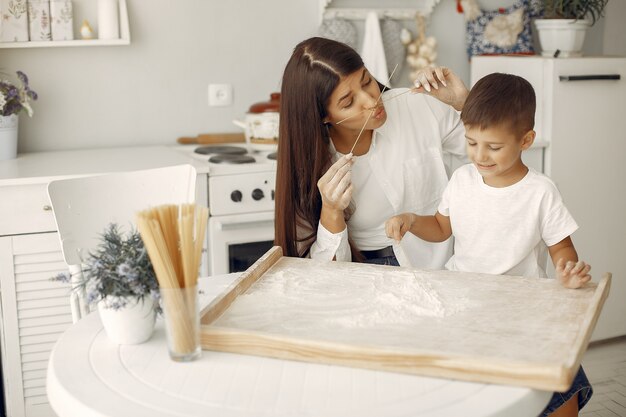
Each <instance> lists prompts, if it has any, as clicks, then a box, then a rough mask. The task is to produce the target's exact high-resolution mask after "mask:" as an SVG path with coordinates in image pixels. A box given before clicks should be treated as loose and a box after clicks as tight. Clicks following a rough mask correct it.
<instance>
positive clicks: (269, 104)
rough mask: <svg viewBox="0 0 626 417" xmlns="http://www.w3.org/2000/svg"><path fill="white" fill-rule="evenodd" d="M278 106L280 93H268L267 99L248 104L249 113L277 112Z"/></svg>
mask: <svg viewBox="0 0 626 417" xmlns="http://www.w3.org/2000/svg"><path fill="white" fill-rule="evenodd" d="M279 107H280V93H272V94H270V100H269V101H262V102H260V103H254V104H253V105H252V106H250V110H248V112H249V113H265V112H277V113H278V109H279Z"/></svg>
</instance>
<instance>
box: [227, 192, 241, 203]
mask: <svg viewBox="0 0 626 417" xmlns="http://www.w3.org/2000/svg"><path fill="white" fill-rule="evenodd" d="M242 197H243V195H242V194H241V191H239V190H235V191H233V192H232V193H230V199H231V200H233V201H234V202H235V203H239V202H240V201H241V198H242Z"/></svg>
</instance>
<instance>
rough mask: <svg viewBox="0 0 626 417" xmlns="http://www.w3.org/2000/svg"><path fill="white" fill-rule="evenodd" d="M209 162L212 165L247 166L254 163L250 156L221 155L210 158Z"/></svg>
mask: <svg viewBox="0 0 626 417" xmlns="http://www.w3.org/2000/svg"><path fill="white" fill-rule="evenodd" d="M209 162H213V163H214V164H249V163H252V162H255V159H254V157H252V156H250V155H229V154H221V155H213V156H211V157H210V158H209Z"/></svg>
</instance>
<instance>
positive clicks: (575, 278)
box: [556, 258, 591, 288]
mask: <svg viewBox="0 0 626 417" xmlns="http://www.w3.org/2000/svg"><path fill="white" fill-rule="evenodd" d="M590 270H591V265H589V264H586V263H585V262H583V261H578V262H574V261H567V262H565V259H564V258H560V259H559V261H558V262H557V263H556V276H557V279H558V280H559V282H561V284H562V285H563V286H564V287H565V288H580V287H582V286H583V285H585V283H587V282H589V281H591V275H589V271H590Z"/></svg>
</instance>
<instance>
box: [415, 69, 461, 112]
mask: <svg viewBox="0 0 626 417" xmlns="http://www.w3.org/2000/svg"><path fill="white" fill-rule="evenodd" d="M413 84H414V88H413V91H415V92H416V93H426V94H429V95H431V96H433V97H435V98H436V99H438V100H440V101H442V102H443V103H446V104H449V105H450V106H452V107H454V108H455V109H456V110H458V111H461V110H463V104H465V99H466V98H467V95H468V94H469V90H468V89H467V87H465V84H464V83H463V81H461V79H460V78H459V77H458V76H457V75H456V74H455V73H454V72H452V70H450V69H449V68H446V67H428V68H424V69H421V70H420V71H419V72H418V73H417V77H415V81H414V83H413Z"/></svg>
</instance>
